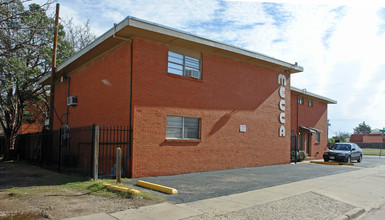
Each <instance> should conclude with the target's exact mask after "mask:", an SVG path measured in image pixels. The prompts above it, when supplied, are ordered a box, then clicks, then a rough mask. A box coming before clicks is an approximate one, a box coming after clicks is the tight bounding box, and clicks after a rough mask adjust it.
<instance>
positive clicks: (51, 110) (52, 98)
mask: <svg viewBox="0 0 385 220" xmlns="http://www.w3.org/2000/svg"><path fill="white" fill-rule="evenodd" d="M59 10H60V4H59V3H57V4H56V18H55V33H54V38H53V55H52V71H51V94H50V102H49V130H50V131H53V116H54V103H55V81H56V78H55V77H56V52H57V35H58V31H59V30H58V29H59Z"/></svg>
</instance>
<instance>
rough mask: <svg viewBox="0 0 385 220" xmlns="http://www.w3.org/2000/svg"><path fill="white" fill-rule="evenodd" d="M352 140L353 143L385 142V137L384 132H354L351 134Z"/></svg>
mask: <svg viewBox="0 0 385 220" xmlns="http://www.w3.org/2000/svg"><path fill="white" fill-rule="evenodd" d="M350 142H352V143H383V142H385V137H384V138H383V137H382V134H352V135H351V136H350Z"/></svg>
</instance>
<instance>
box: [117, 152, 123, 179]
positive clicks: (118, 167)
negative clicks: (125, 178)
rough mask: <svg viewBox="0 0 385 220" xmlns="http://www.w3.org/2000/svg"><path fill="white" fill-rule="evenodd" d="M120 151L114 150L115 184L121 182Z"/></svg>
mask: <svg viewBox="0 0 385 220" xmlns="http://www.w3.org/2000/svg"><path fill="white" fill-rule="evenodd" d="M121 167H122V149H121V148H120V147H118V148H116V183H121V182H122V173H121Z"/></svg>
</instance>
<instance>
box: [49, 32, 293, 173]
mask: <svg viewBox="0 0 385 220" xmlns="http://www.w3.org/2000/svg"><path fill="white" fill-rule="evenodd" d="M133 51H134V52H133V118H132V119H133V155H132V157H133V158H132V164H133V167H132V169H133V170H132V175H133V177H141V176H156V175H172V174H179V173H189V172H198V171H209V170H220V169H230V168H239V167H252V166H262V165H272V164H282V163H289V162H290V121H291V118H290V117H289V116H290V108H289V104H288V105H287V106H286V112H285V113H286V123H285V127H286V136H285V137H279V136H278V134H279V127H280V125H281V124H280V123H279V114H280V112H281V111H280V110H279V101H280V97H279V93H278V89H279V85H278V83H277V81H278V74H280V73H279V72H278V71H276V70H272V69H269V68H265V67H260V66H257V65H254V64H249V63H245V62H241V61H235V60H231V59H228V58H224V57H220V56H217V55H213V54H207V53H202V55H201V58H202V80H197V79H192V78H187V77H183V76H177V75H173V74H169V73H167V62H168V51H169V46H168V45H165V44H161V43H157V42H154V41H150V40H145V39H135V40H134V41H133ZM285 76H286V78H287V82H288V84H287V86H286V103H290V99H291V97H290V89H289V88H290V76H289V75H288V74H285ZM129 77H130V43H126V44H124V45H122V46H121V47H119V48H117V49H115V50H113V51H111V52H109V53H107V54H106V55H104V56H102V57H101V58H98V59H97V60H95V61H93V62H92V63H90V64H88V65H87V66H85V67H82V68H81V69H79V70H77V71H75V72H74V73H72V74H71V87H70V96H78V105H77V106H76V107H70V111H69V113H70V114H69V125H70V127H80V126H86V125H91V124H93V123H96V124H109V125H111V124H117V125H119V124H123V125H128V121H129V85H130V78H129ZM66 97H67V84H66V83H58V84H57V86H56V93H55V109H56V111H57V114H58V115H59V117H61V120H62V122H63V123H65V109H66ZM167 115H179V116H190V117H199V118H201V139H200V140H199V141H191V140H190V141H183V140H182V141H180V140H179V141H178V140H167V139H166V119H167ZM240 125H246V126H247V132H246V133H241V132H239V127H240ZM60 126H61V123H60V122H59V120H58V119H57V117H56V116H55V129H58V128H59V127H60Z"/></svg>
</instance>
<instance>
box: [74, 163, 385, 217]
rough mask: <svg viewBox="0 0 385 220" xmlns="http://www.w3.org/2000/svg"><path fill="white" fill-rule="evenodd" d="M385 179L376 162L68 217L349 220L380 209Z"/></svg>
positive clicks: (382, 166)
mask: <svg viewBox="0 0 385 220" xmlns="http://www.w3.org/2000/svg"><path fill="white" fill-rule="evenodd" d="M319 166H328V165H319ZM384 182H385V165H381V166H377V167H374V168H364V169H359V168H357V170H354V171H350V172H346V173H341V174H334V175H330V176H324V177H318V178H314V179H308V180H303V181H298V182H293V183H288V184H283V185H279V186H273V187H268V188H264V189H259V190H254V191H249V192H244V193H238V194H233V195H228V196H222V197H217V198H211V199H205V200H199V201H194V202H189V203H182V204H171V203H168V202H166V203H162V204H157V205H152V206H146V207H141V208H139V209H129V210H125V211H121V212H116V213H109V214H106V213H100V214H95V215H90V216H83V217H76V218H71V219H79V220H81V219H84V220H86V219H352V218H358V217H359V216H362V214H364V213H365V212H371V211H373V210H377V209H379V208H380V207H383V204H385V184H384ZM363 219H364V218H363Z"/></svg>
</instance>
